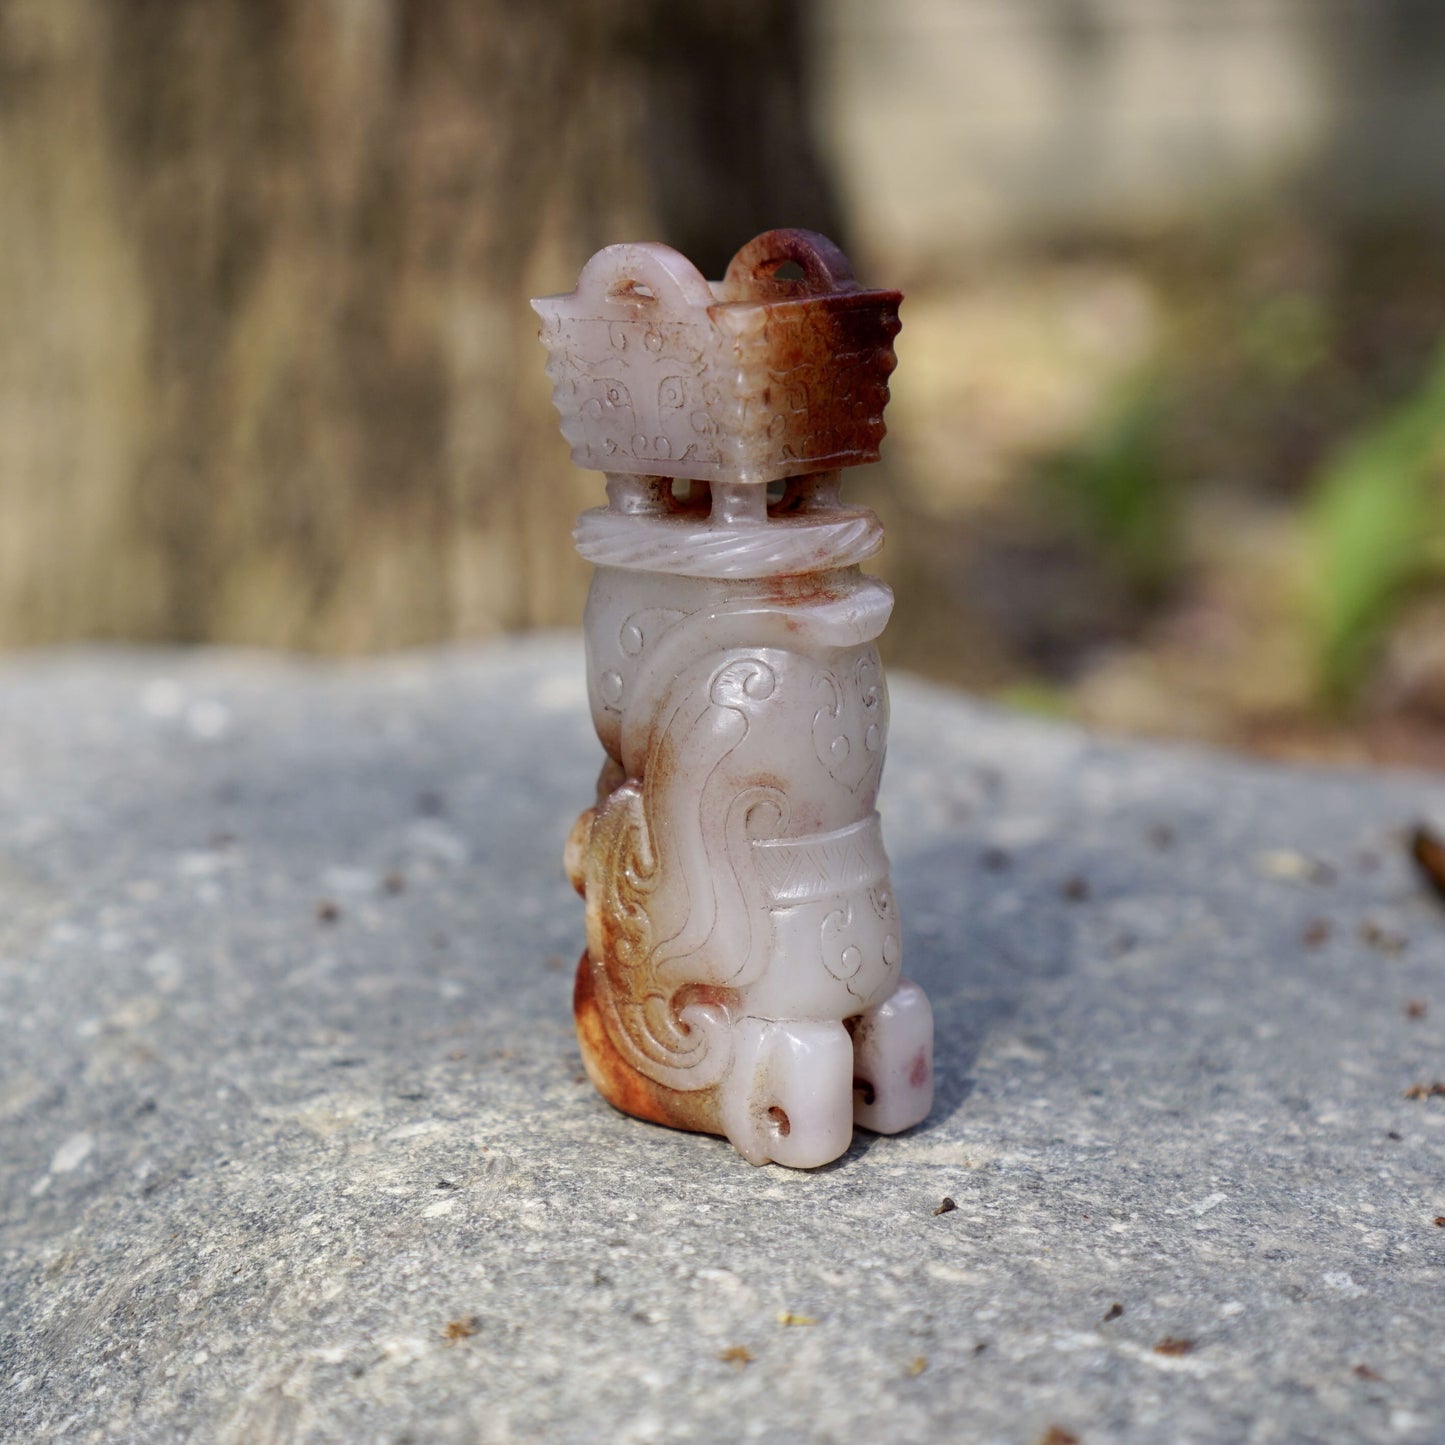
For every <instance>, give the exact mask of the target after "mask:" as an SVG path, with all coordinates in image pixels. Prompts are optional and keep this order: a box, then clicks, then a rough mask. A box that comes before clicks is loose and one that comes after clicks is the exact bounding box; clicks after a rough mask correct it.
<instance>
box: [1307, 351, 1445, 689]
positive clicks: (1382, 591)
mask: <svg viewBox="0 0 1445 1445" xmlns="http://www.w3.org/2000/svg"><path fill="white" fill-rule="evenodd" d="M1442 479H1445V350H1442V351H1441V353H1440V355H1439V357H1438V358H1437V359H1436V361H1435V363H1434V365H1433V367H1432V369H1431V371H1430V372H1429V374H1428V375H1427V376H1426V378H1425V381H1424V383H1423V384H1422V385H1421V386H1420V388H1419V389H1418V390H1417V391H1415V392H1414V393H1413V394H1412V395H1411V396H1409V397H1407V398H1406V399H1405V400H1404V401H1402V402H1400V403H1399V404H1398V405H1397V406H1396V407H1395V408H1394V409H1393V410H1391V411H1390V412H1388V413H1387V414H1386V415H1385V416H1384V417H1382V418H1381V419H1379V420H1378V421H1376V422H1374V423H1373V424H1372V425H1371V426H1369V427H1368V428H1366V429H1365V430H1363V431H1362V432H1360V433H1359V434H1357V435H1356V436H1355V437H1353V438H1352V439H1351V440H1350V441H1349V442H1347V443H1346V445H1345V446H1344V448H1343V449H1342V450H1341V451H1340V452H1338V453H1337V454H1336V455H1335V457H1334V458H1332V459H1331V461H1330V462H1329V463H1327V465H1326V466H1325V468H1324V470H1323V472H1322V473H1321V475H1320V477H1319V479H1318V481H1317V482H1316V484H1315V490H1314V497H1313V500H1312V502H1311V504H1310V517H1309V525H1310V540H1311V546H1310V548H1309V557H1310V566H1311V569H1312V575H1311V579H1310V581H1311V589H1312V591H1311V624H1312V627H1313V630H1314V635H1315V640H1316V648H1317V654H1318V658H1319V676H1320V687H1321V691H1322V693H1323V695H1324V697H1325V699H1326V701H1328V702H1330V703H1332V704H1335V705H1339V704H1341V703H1343V702H1346V701H1347V700H1348V699H1349V698H1350V697H1351V696H1352V695H1353V694H1354V692H1355V691H1356V690H1357V688H1358V686H1359V682H1360V679H1361V677H1362V675H1363V672H1364V669H1365V665H1366V663H1367V661H1368V659H1369V655H1370V652H1371V649H1372V647H1373V645H1374V643H1375V642H1376V640H1377V639H1378V637H1379V635H1380V632H1381V630H1382V628H1383V627H1384V625H1385V624H1386V623H1387V622H1388V620H1389V617H1390V614H1391V612H1392V611H1393V610H1394V608H1395V607H1396V606H1397V605H1398V603H1399V601H1400V598H1401V597H1402V595H1403V594H1404V593H1405V591H1406V590H1407V589H1408V588H1410V587H1411V586H1413V585H1416V584H1418V583H1419V582H1421V581H1422V580H1424V579H1426V578H1427V577H1430V576H1432V575H1439V574H1440V573H1441V570H1442V569H1441V560H1442V557H1441V543H1442V540H1445V495H1442V488H1441V482H1442Z"/></svg>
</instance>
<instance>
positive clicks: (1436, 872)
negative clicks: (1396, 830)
mask: <svg viewBox="0 0 1445 1445" xmlns="http://www.w3.org/2000/svg"><path fill="white" fill-rule="evenodd" d="M1410 856H1411V857H1412V858H1413V859H1414V860H1415V863H1416V866H1417V867H1418V868H1419V869H1420V872H1421V873H1423V874H1424V875H1425V881H1426V882H1427V883H1429V884H1430V886H1431V887H1432V888H1433V889H1434V890H1435V891H1436V893H1438V894H1439V895H1440V896H1441V897H1442V898H1445V838H1442V837H1441V836H1440V835H1439V834H1438V833H1437V832H1436V831H1435V830H1434V829H1433V828H1432V827H1430V826H1429V824H1428V823H1417V824H1416V825H1415V830H1414V832H1412V833H1411V834H1410Z"/></svg>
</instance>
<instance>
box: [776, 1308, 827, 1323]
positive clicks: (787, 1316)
mask: <svg viewBox="0 0 1445 1445" xmlns="http://www.w3.org/2000/svg"><path fill="white" fill-rule="evenodd" d="M778 1323H779V1324H780V1325H815V1324H817V1323H818V1321H817V1320H815V1319H814V1318H813V1316H812V1315H795V1314H794V1313H793V1312H792V1310H779V1311H778Z"/></svg>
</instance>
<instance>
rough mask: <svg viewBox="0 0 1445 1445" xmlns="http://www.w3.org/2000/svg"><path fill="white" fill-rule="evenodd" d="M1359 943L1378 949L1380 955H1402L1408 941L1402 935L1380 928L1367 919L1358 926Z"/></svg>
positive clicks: (1371, 919) (1370, 919) (1389, 929)
mask: <svg viewBox="0 0 1445 1445" xmlns="http://www.w3.org/2000/svg"><path fill="white" fill-rule="evenodd" d="M1360 942H1361V943H1363V944H1366V945H1368V946H1369V947H1370V948H1378V949H1379V950H1380V952H1381V953H1404V951H1405V949H1406V948H1407V947H1408V946H1409V943H1410V940H1409V939H1408V938H1406V937H1405V935H1404V934H1403V933H1396V932H1395V931H1394V930H1393V929H1391V928H1382V927H1381V926H1380V925H1379V924H1378V923H1376V922H1375V920H1374V919H1373V918H1367V919H1366V920H1365V921H1364V922H1363V923H1362V924H1360Z"/></svg>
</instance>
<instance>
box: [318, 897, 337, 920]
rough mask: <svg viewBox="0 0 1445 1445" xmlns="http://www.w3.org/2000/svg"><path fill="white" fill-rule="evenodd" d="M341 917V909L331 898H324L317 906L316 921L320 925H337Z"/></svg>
mask: <svg viewBox="0 0 1445 1445" xmlns="http://www.w3.org/2000/svg"><path fill="white" fill-rule="evenodd" d="M340 917H341V909H340V907H339V906H338V905H337V904H336V903H334V902H332V900H331V899H329V898H323V899H322V900H321V901H320V902H319V903H318V904H317V905H316V921H317V922H318V923H335V922H336V920H337V919H338V918H340Z"/></svg>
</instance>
